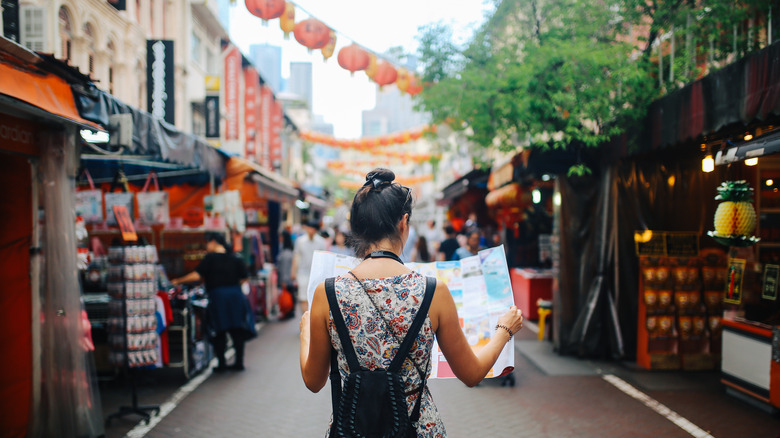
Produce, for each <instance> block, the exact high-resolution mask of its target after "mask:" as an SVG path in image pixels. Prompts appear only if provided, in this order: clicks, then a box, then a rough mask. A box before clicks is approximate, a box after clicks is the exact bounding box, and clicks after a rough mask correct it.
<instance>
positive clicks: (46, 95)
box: [0, 58, 102, 130]
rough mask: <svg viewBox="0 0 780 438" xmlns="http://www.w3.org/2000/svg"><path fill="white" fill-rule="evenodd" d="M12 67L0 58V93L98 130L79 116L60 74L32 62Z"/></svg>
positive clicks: (95, 125)
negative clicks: (40, 68)
mask: <svg viewBox="0 0 780 438" xmlns="http://www.w3.org/2000/svg"><path fill="white" fill-rule="evenodd" d="M23 67H24V68H19V66H14V65H11V64H9V63H7V62H6V60H5V59H3V58H0V78H3V80H2V81H0V94H2V95H6V96H10V97H12V98H14V99H17V100H19V101H21V102H23V103H24V104H26V105H30V106H32V107H36V108H39V109H41V110H44V111H46V112H48V113H51V114H53V115H55V116H59V117H62V118H64V119H67V120H69V121H72V122H75V123H77V124H79V125H81V126H84V127H88V128H91V129H97V130H102V129H101V128H100V127H99V126H98V125H97V124H95V123H94V122H91V121H88V120H86V119H84V118H82V117H81V116H80V115H79V112H78V110H77V109H76V104H75V102H74V101H73V94H72V93H71V91H70V85H69V84H68V83H67V82H66V81H65V80H64V79H62V78H61V77H59V76H56V75H54V74H51V73H47V72H45V71H42V70H37V69H36V68H35V67H34V66H33V65H24V66H23Z"/></svg>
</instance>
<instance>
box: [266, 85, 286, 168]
mask: <svg viewBox="0 0 780 438" xmlns="http://www.w3.org/2000/svg"><path fill="white" fill-rule="evenodd" d="M283 127H284V114H283V113H282V104H281V103H280V102H279V101H277V100H276V99H274V102H273V104H272V105H271V144H270V148H269V150H268V158H269V161H270V165H271V167H270V169H281V167H282V128H283Z"/></svg>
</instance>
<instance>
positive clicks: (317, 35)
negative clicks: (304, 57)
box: [293, 18, 330, 52]
mask: <svg viewBox="0 0 780 438" xmlns="http://www.w3.org/2000/svg"><path fill="white" fill-rule="evenodd" d="M293 34H294V35H295V40H296V41H298V42H299V43H301V45H303V46H305V47H308V48H309V52H311V51H312V50H314V49H321V48H323V47H325V45H326V44H328V41H330V28H329V27H328V26H326V25H325V23H323V22H322V21H320V20H317V19H316V18H308V19H306V20H303V21H301V22H299V23H297V24H296V25H295V29H293Z"/></svg>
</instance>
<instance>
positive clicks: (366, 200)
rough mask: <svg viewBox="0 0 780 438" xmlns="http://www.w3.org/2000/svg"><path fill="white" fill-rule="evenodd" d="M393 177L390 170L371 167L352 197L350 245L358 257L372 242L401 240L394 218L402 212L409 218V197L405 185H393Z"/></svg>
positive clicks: (366, 250)
mask: <svg viewBox="0 0 780 438" xmlns="http://www.w3.org/2000/svg"><path fill="white" fill-rule="evenodd" d="M394 180H395V173H393V171H391V170H389V169H382V168H377V169H374V170H372V171H371V172H369V173H368V174H367V175H366V183H365V184H363V187H361V188H360V189H359V190H358V191H357V193H356V194H355V199H353V200H352V208H351V210H350V217H349V223H350V228H351V230H352V236H351V237H352V238H351V239H350V246H352V248H353V249H354V250H355V255H357V256H358V257H365V256H366V255H367V254H368V252H369V248H370V247H371V245H372V244H375V243H376V242H379V241H380V240H383V239H385V238H390V239H391V240H395V241H398V242H401V235H400V233H399V231H398V221H400V220H401V218H403V217H404V214H408V215H409V217H410V218H411V216H412V197H411V193H410V192H409V190H410V189H409V188H408V187H403V186H401V185H399V184H397V183H396V184H393V181H394Z"/></svg>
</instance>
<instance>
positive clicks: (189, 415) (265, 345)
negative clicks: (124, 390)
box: [104, 320, 780, 438]
mask: <svg viewBox="0 0 780 438" xmlns="http://www.w3.org/2000/svg"><path fill="white" fill-rule="evenodd" d="M517 338H518V339H517V340H516V351H517V354H516V359H515V361H516V365H517V368H516V371H515V376H516V379H517V383H516V386H514V387H502V386H501V385H500V381H498V380H496V379H489V380H486V381H485V382H483V383H482V384H480V385H479V386H478V387H476V388H467V387H466V386H464V385H463V384H462V383H460V382H459V381H456V380H433V381H431V382H430V388H431V392H432V393H433V397H434V400H435V401H436V403H437V406H438V408H439V410H440V412H441V415H442V417H443V420H444V423H445V425H446V427H447V431H448V434H449V435H448V436H450V437H623V436H631V437H648V438H649V437H672V438H673V437H680V438H684V437H690V436H698V437H704V436H713V437H718V438H721V437H740V438H741V437H769V438H775V437H777V436H778V432H780V418H778V417H777V416H773V415H770V414H768V413H765V412H763V411H761V410H759V409H757V408H756V407H754V406H752V405H750V404H748V403H746V402H744V401H742V400H739V399H737V398H734V397H732V396H729V395H727V394H726V393H725V391H724V389H723V387H722V386H721V385H720V384H719V382H718V373H667V372H647V371H637V370H635V369H632V367H630V366H627V365H624V364H619V363H598V362H592V361H584V360H578V359H574V358H568V357H561V356H558V355H557V354H555V353H553V352H552V351H551V344H550V343H549V342H539V341H537V340H536V339H535V335H534V333H533V332H531V331H530V330H526V331H524V332H523V333H521V334H519V335H518V336H517ZM247 358H248V361H247V364H248V366H247V370H246V371H245V372H243V373H231V374H224V375H218V374H211V375H208V373H206V374H205V375H202V376H200V378H201V379H202V383H200V385H198V386H197V387H196V388H194V389H192V391H191V393H189V394H188V395H186V396H184V397H183V398H182V399H181V400H179V401H178V403H175V407H173V405H174V403H168V404H166V403H164V401H165V400H168V399H170V398H171V396H172V395H174V394H172V393H173V392H174V390H173V389H172V387H171V382H170V380H171V379H168V382H167V383H166V382H157V383H154V384H150V385H149V387H144V388H142V389H141V390H139V402H140V403H142V404H144V403H150V402H151V403H161V404H163V407H164V409H163V410H164V412H163V413H162V416H161V417H160V418H156V419H154V420H153V421H152V424H151V425H150V426H146V425H144V424H138V425H137V426H136V424H135V422H136V421H137V417H134V416H128V417H126V418H123V419H118V420H114V422H113V423H112V425H111V428H109V429H108V430H107V434H106V436H107V438H113V437H121V436H125V434H127V433H128V432H129V436H146V437H150V438H165V437H266V436H267V437H271V436H274V437H320V436H325V430H326V427H327V423H328V417H329V414H330V411H331V407H330V391H329V389H328V388H329V387H328V386H326V388H325V389H323V391H321V392H320V393H319V394H311V393H310V392H309V391H308V390H306V388H305V387H304V385H303V382H302V381H301V378H300V373H299V366H298V322H297V320H292V321H284V322H270V323H266V324H264V325H263V327H262V329H261V331H260V336H259V337H258V338H257V339H255V340H253V341H252V342H251V343H249V344H248V345H247ZM621 382H625V383H621ZM182 383H184V382H182ZM197 383H198V379H197V378H196V379H193V381H191V382H190V385H193V384H197ZM626 384H627V385H630V386H627V388H628V390H627V391H628V392H631V389H632V388H633V389H635V390H637V391H636V393H635V394H634V397H632V396H630V395H628V394H626V392H624V391H621V390H620V389H619V388H618V386H621V385H623V386H624V389H625V387H626ZM616 385H617V386H616ZM193 386H194V385H193ZM186 391H187V390H186V389H185V390H184V391H183V392H184V393H186ZM161 394H167V395H166V397H167V398H165V399H162V398H161ZM181 394H182V392H180V393H179V395H180V396H181ZM115 395H116V394H114V395H113V396H112V395H111V394H106V395H104V406H106V404H107V403H110V402H111V401H110V399H111V397H114V399H115V398H116V397H115ZM123 397H125V398H128V397H129V396H128V395H127V394H125V395H123ZM122 401H129V400H122ZM171 407H172V409H170V412H168V413H167V415H166V412H165V410H166V408H171ZM115 408H116V407H115V406H114V407H112V409H115ZM109 410H110V409H109V408H106V411H109ZM106 413H108V412H106ZM662 414H663V415H662ZM683 427H685V430H684V429H683ZM131 429H132V430H131ZM708 433H709V435H707V434H708Z"/></svg>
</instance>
